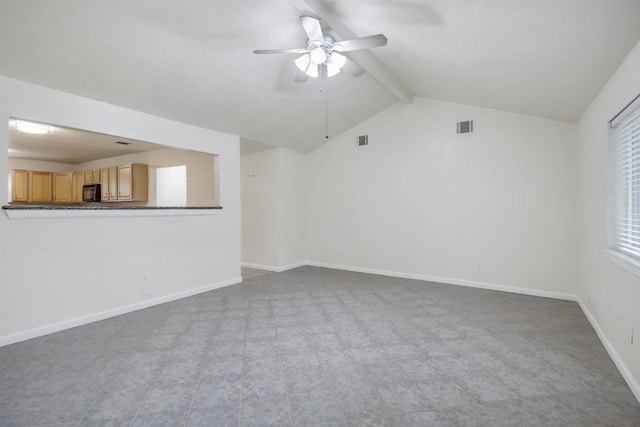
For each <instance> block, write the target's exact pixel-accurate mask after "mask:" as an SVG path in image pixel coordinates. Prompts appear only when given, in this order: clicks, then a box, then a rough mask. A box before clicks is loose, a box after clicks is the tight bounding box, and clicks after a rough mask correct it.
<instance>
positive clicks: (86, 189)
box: [82, 184, 100, 202]
mask: <svg viewBox="0 0 640 427" xmlns="http://www.w3.org/2000/svg"><path fill="white" fill-rule="evenodd" d="M82 201H83V202H99V201H100V184H86V185H83V186H82Z"/></svg>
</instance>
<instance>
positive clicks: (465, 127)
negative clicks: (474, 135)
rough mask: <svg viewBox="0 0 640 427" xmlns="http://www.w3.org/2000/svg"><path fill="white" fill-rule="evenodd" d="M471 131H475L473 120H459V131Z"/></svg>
mask: <svg viewBox="0 0 640 427" xmlns="http://www.w3.org/2000/svg"><path fill="white" fill-rule="evenodd" d="M471 132H473V120H467V121H464V122H458V131H457V133H471Z"/></svg>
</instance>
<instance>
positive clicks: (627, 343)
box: [578, 44, 640, 399]
mask: <svg viewBox="0 0 640 427" xmlns="http://www.w3.org/2000/svg"><path fill="white" fill-rule="evenodd" d="M638 76H640V44H639V45H636V47H635V48H634V50H633V51H631V53H630V54H629V56H628V57H627V59H626V60H625V62H624V63H623V64H622V65H621V66H620V68H619V69H618V71H617V72H616V73H615V74H614V75H613V77H612V78H611V79H610V80H609V82H608V83H607V85H606V86H605V87H604V88H603V90H602V92H601V93H600V94H599V96H598V97H597V99H596V100H595V101H594V102H593V104H592V105H591V106H590V108H589V109H588V110H587V112H586V113H585V114H584V116H583V117H582V119H581V120H580V122H579V125H578V131H579V143H580V151H579V170H578V183H579V193H578V194H579V200H578V201H579V203H578V206H579V207H578V213H579V215H578V219H579V228H580V233H579V236H580V240H579V245H578V247H579V248H580V269H579V270H580V280H579V283H580V287H579V289H578V292H579V296H580V299H581V301H582V302H583V304H584V307H586V309H587V311H588V314H589V315H590V316H592V319H593V320H595V322H596V324H597V325H598V327H599V329H600V331H599V332H600V333H601V334H602V336H603V338H604V340H603V341H605V342H608V344H609V345H610V351H611V349H613V351H614V352H615V353H614V360H615V359H616V357H618V358H619V361H622V363H623V364H624V366H626V368H624V367H623V369H621V370H622V371H623V374H625V376H626V378H627V381H628V382H629V383H630V386H631V387H632V389H633V390H634V392H635V394H636V396H637V397H638V398H639V399H640V386H639V384H640V276H636V275H634V274H632V273H631V272H629V271H627V270H625V269H623V268H621V267H620V266H618V265H616V264H615V263H613V262H612V261H611V260H610V259H609V258H608V257H607V254H606V252H605V251H606V248H607V230H608V224H607V200H608V187H609V185H608V182H609V171H608V160H607V159H608V154H609V153H608V146H609V142H608V126H607V123H608V121H609V120H610V119H611V118H612V117H613V116H614V115H615V114H616V113H617V112H618V111H620V110H621V109H622V108H624V106H625V105H627V103H629V102H630V101H631V100H632V99H633V98H634V97H635V96H637V95H638V94H640V78H639V77H638ZM632 329H633V330H634V331H635V339H634V341H635V344H631V330H632ZM619 367H622V365H619ZM625 369H626V372H625Z"/></svg>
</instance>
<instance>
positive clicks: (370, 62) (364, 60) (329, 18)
mask: <svg viewBox="0 0 640 427" xmlns="http://www.w3.org/2000/svg"><path fill="white" fill-rule="evenodd" d="M290 4H291V5H292V6H293V7H294V8H296V9H297V10H298V12H300V14H301V15H310V16H315V17H317V18H321V19H322V20H323V21H324V22H326V23H327V25H329V27H331V29H332V30H334V31H335V32H336V33H338V34H339V35H340V37H342V38H343V39H344V40H349V39H355V38H358V37H360V36H359V35H357V34H355V33H354V32H353V31H351V30H350V29H349V27H347V25H346V24H345V23H344V22H343V21H342V19H340V17H338V16H337V15H336V14H335V13H334V12H332V11H331V10H330V9H329V8H328V7H327V6H326V5H325V4H324V3H322V1H320V0H290ZM349 57H351V58H352V59H353V60H354V61H355V62H357V63H358V64H360V66H361V67H362V68H364V69H365V70H366V71H367V72H368V73H369V74H370V75H371V76H372V77H373V78H374V79H376V80H377V81H378V82H379V83H380V84H381V85H382V86H384V87H385V88H386V89H387V90H388V91H389V92H391V93H392V94H393V95H394V96H395V97H396V98H398V99H399V100H400V101H403V102H406V103H411V101H412V99H413V95H412V94H411V92H410V91H409V89H408V88H407V87H406V86H405V85H404V83H402V82H401V81H400V80H399V79H398V78H397V77H396V76H395V75H394V74H393V73H392V72H391V71H390V70H389V69H388V68H387V67H386V66H385V65H384V64H383V63H382V62H381V61H380V60H379V59H378V58H377V57H376V56H375V55H374V54H373V53H371V52H370V51H369V50H368V49H364V50H357V51H353V52H349Z"/></svg>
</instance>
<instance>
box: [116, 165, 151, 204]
mask: <svg viewBox="0 0 640 427" xmlns="http://www.w3.org/2000/svg"><path fill="white" fill-rule="evenodd" d="M117 173H118V201H136V202H146V201H147V200H149V166H148V165H145V164H141V163H132V164H130V165H122V166H118V172H117Z"/></svg>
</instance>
